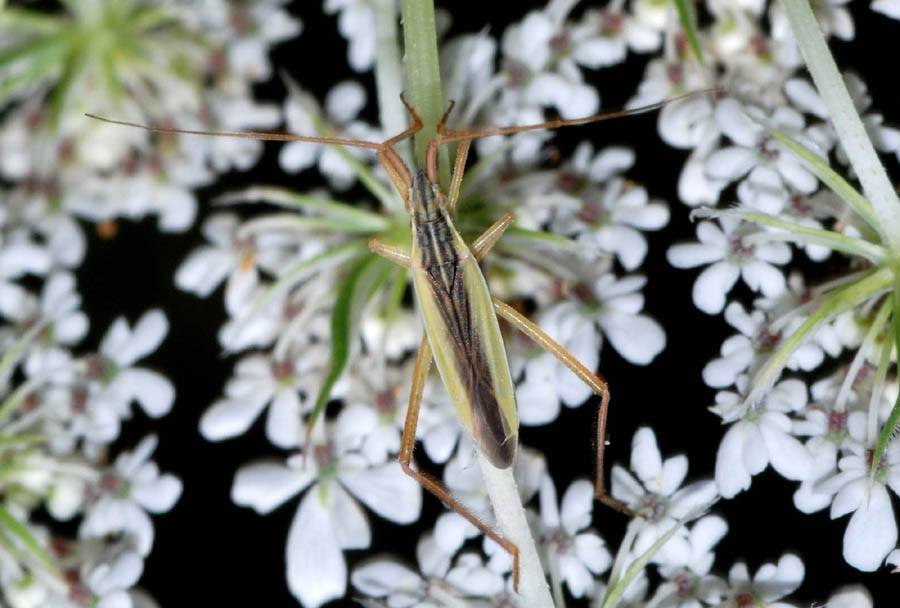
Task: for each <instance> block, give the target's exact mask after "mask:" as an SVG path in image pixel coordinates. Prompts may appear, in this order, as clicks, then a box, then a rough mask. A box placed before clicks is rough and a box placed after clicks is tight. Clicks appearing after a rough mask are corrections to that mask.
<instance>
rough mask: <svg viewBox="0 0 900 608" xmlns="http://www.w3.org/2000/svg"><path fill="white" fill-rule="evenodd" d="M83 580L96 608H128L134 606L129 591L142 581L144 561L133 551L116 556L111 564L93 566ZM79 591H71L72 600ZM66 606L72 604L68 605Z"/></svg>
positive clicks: (85, 590) (85, 589)
mask: <svg viewBox="0 0 900 608" xmlns="http://www.w3.org/2000/svg"><path fill="white" fill-rule="evenodd" d="M91 566H92V567H91V568H90V570H89V571H87V572H86V573H85V575H84V578H83V585H84V590H83V592H87V593H89V594H90V595H91V600H92V601H93V602H94V603H93V604H91V605H93V606H96V608H126V607H130V606H131V605H132V603H131V598H130V597H129V594H128V590H129V589H130V588H131V587H133V586H134V585H135V584H136V583H137V582H138V579H140V577H141V574H142V573H143V571H144V560H143V559H142V558H141V556H140V555H138V554H137V553H135V552H133V551H126V552H123V553H121V554H119V555H118V556H116V557H115V558H114V559H113V560H112V562H111V563H100V564H97V565H91ZM76 594H77V591H70V598H71V597H74V596H76ZM65 605H66V606H69V605H70V604H68V603H66V604H65Z"/></svg>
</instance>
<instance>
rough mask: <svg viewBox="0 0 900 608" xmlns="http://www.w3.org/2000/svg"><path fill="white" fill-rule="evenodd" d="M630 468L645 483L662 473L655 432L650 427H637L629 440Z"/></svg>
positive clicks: (660, 456)
mask: <svg viewBox="0 0 900 608" xmlns="http://www.w3.org/2000/svg"><path fill="white" fill-rule="evenodd" d="M631 470H632V471H634V472H635V473H636V474H637V476H638V479H640V480H641V481H642V482H644V483H645V484H646V483H647V482H648V481H650V480H655V479H657V478H658V477H659V476H660V474H661V473H662V470H663V465H662V455H661V454H660V453H659V447H658V446H657V443H656V434H655V433H654V432H653V429H651V428H650V427H646V426H644V427H641V428H639V429H638V430H637V432H636V433H635V434H634V439H632V440H631Z"/></svg>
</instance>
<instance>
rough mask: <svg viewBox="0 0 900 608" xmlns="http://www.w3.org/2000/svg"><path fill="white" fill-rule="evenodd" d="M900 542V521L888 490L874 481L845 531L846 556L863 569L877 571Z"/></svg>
mask: <svg viewBox="0 0 900 608" xmlns="http://www.w3.org/2000/svg"><path fill="white" fill-rule="evenodd" d="M896 545H897V522H896V521H895V520H894V510H893V508H892V507H891V499H890V496H888V493H887V490H886V489H885V488H884V486H883V485H881V484H879V483H873V484H872V485H871V489H870V491H869V493H868V496H867V497H866V500H864V501H862V504H860V506H859V508H858V509H857V510H856V512H855V513H854V514H853V516H852V517H851V518H850V523H849V524H847V530H846V532H844V559H845V560H846V561H847V563H848V564H850V565H851V566H853V567H854V568H858V569H859V570H862V571H863V572H874V571H875V570H877V569H878V567H879V566H880V565H881V563H882V562H883V561H884V558H885V557H886V556H887V554H888V553H890V551H891V549H893V548H894V547H895V546H896Z"/></svg>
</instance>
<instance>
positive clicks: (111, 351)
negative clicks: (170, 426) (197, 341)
mask: <svg viewBox="0 0 900 608" xmlns="http://www.w3.org/2000/svg"><path fill="white" fill-rule="evenodd" d="M168 330H169V322H168V321H167V320H166V316H165V315H164V314H163V313H162V311H159V310H151V311H148V312H147V313H145V314H144V315H143V316H142V317H141V318H140V319H138V321H137V323H135V325H134V329H131V328H129V327H128V322H127V321H126V320H125V319H124V318H122V317H119V318H118V319H116V320H115V321H114V322H113V324H112V326H110V328H109V330H108V331H107V332H106V335H105V336H104V337H103V341H102V342H101V343H100V353H99V354H98V355H96V356H92V357H89V358H87V359H86V360H85V362H84V364H85V365H86V367H87V375H88V378H89V379H91V380H92V381H93V385H92V389H93V390H94V391H95V392H92V395H91V398H92V399H100V400H103V401H106V402H107V403H108V405H109V407H112V408H113V409H114V410H115V411H116V412H118V414H119V416H120V417H122V418H126V417H128V416H129V409H128V405H129V404H130V402H131V400H132V399H133V400H135V401H137V402H138V403H139V404H140V405H141V407H142V408H143V409H144V411H145V412H146V413H147V414H148V415H149V416H153V417H154V418H155V417H159V416H163V415H165V414H167V413H168V412H169V410H170V409H171V408H172V403H173V401H174V400H175V388H174V387H173V386H172V383H171V382H169V380H168V379H167V378H166V377H165V376H163V375H161V374H158V373H157V372H154V371H151V370H149V369H144V368H142V367H134V366H133V365H132V364H133V363H134V362H136V361H137V360H138V359H140V358H142V357H145V356H147V355H149V354H150V353H152V352H153V351H154V350H156V348H157V347H158V346H159V344H160V343H161V342H162V340H163V338H164V337H165V335H166V333H167V332H168Z"/></svg>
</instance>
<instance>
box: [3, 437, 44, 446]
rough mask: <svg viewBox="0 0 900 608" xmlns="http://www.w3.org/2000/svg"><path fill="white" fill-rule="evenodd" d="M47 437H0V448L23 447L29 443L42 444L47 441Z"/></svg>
mask: <svg viewBox="0 0 900 608" xmlns="http://www.w3.org/2000/svg"><path fill="white" fill-rule="evenodd" d="M47 439H48V438H47V435H25V434H23V435H0V448H3V447H6V446H9V445H25V444H29V443H43V442H45V441H47Z"/></svg>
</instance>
